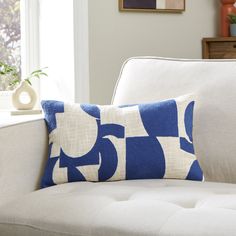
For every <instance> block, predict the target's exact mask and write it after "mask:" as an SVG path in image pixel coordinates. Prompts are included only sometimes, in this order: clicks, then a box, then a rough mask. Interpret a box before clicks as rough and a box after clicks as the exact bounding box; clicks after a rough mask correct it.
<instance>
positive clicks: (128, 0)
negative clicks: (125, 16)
mask: <svg viewBox="0 0 236 236" xmlns="http://www.w3.org/2000/svg"><path fill="white" fill-rule="evenodd" d="M119 9H120V11H146V12H176V13H178V12H183V11H184V10H185V0H119Z"/></svg>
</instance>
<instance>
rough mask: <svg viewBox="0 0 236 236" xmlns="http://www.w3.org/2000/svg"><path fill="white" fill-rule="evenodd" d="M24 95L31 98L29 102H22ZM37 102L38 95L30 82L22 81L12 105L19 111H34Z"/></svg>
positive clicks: (16, 90)
mask: <svg viewBox="0 0 236 236" xmlns="http://www.w3.org/2000/svg"><path fill="white" fill-rule="evenodd" d="M22 93H26V94H27V96H29V98H30V99H29V102H27V103H24V102H22V101H21V95H22ZM36 101H37V94H36V92H35V91H34V89H33V88H32V87H31V86H30V85H29V83H28V82H26V81H22V82H21V83H20V86H19V87H18V88H17V89H15V91H14V92H13V94H12V104H13V106H14V107H15V108H16V109H17V110H32V109H33V108H34V106H35V103H36Z"/></svg>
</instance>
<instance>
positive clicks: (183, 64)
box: [113, 57, 236, 183]
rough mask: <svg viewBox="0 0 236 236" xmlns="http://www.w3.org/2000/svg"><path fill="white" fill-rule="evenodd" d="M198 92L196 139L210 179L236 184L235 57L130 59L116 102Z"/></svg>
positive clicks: (124, 70)
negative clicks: (230, 58) (222, 58)
mask: <svg viewBox="0 0 236 236" xmlns="http://www.w3.org/2000/svg"><path fill="white" fill-rule="evenodd" d="M188 93H194V94H195V96H196V99H195V100H196V104H195V111H194V130H193V141H194V147H195V152H196V155H197V158H198V160H199V162H200V165H201V167H202V169H203V172H204V175H205V179H206V180H208V181H218V182H231V183H236V60H221V61H220V60H185V59H182V60H177V59H165V58H155V57H139V58H131V59H129V60H127V61H126V62H125V63H124V65H123V68H122V70H121V73H120V78H119V80H118V83H117V86H116V89H115V92H114V96H113V104H115V105H121V104H134V103H143V102H150V101H158V100H163V99H168V98H173V97H177V96H180V95H184V94H188Z"/></svg>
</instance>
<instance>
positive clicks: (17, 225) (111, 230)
mask: <svg viewBox="0 0 236 236" xmlns="http://www.w3.org/2000/svg"><path fill="white" fill-rule="evenodd" d="M235 219H236V185H233V184H220V183H210V182H203V183H202V182H192V181H186V180H130V181H120V182H105V183H104V182H101V183H91V182H75V183H67V184H62V185H57V186H54V187H50V188H46V189H42V190H39V191H36V192H33V193H30V194H28V195H25V196H22V197H21V198H18V199H17V200H15V201H13V202H11V203H8V204H5V205H3V206H2V207H1V208H0V235H4V236H13V235H14V236H30V235H34V236H55V235H59V236H60V235H67V236H68V235H70V236H71V235H78V236H118V235H119V236H121V235H122V236H126V235H129V236H130V235H132V236H139V235H140V236H141V235H142V236H143V235H145V236H152V235H153V236H154V235H160V236H162V235H163V236H164V235H165V236H168V235H171V236H175V235H176V236H177V235H178V236H185V235H186V236H189V235H197V236H199V235H214V236H215V235H221V236H222V235H236V224H235Z"/></svg>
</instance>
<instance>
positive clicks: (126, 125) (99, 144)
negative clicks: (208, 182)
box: [42, 96, 203, 187]
mask: <svg viewBox="0 0 236 236" xmlns="http://www.w3.org/2000/svg"><path fill="white" fill-rule="evenodd" d="M42 107H43V109H44V113H45V120H46V123H47V127H48V131H49V158H48V162H47V165H46V169H45V173H44V176H43V179H42V187H48V186H52V185H56V184H61V183H66V182H74V181H116V180H131V179H160V178H174V179H188V180H202V179H203V174H202V171H201V168H200V166H199V164H198V161H197V159H196V156H195V155H194V147H193V138H192V127H193V109H194V101H192V99H191V96H183V97H179V98H176V99H170V100H165V101H161V102H155V103H147V104H138V105H127V106H113V105H108V106H99V105H89V104H69V103H63V102H59V101H43V102H42Z"/></svg>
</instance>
